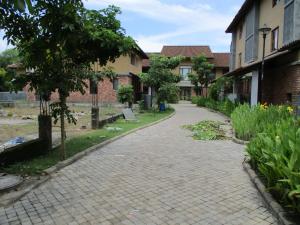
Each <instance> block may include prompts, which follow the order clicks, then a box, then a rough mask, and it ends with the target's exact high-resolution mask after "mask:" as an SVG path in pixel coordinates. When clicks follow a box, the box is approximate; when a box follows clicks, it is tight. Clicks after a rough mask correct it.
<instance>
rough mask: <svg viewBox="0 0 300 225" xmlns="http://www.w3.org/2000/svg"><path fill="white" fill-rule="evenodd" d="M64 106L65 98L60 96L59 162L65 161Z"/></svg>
mask: <svg viewBox="0 0 300 225" xmlns="http://www.w3.org/2000/svg"><path fill="white" fill-rule="evenodd" d="M65 105H66V98H65V97H64V96H60V108H61V111H60V138H61V145H60V156H61V160H65V159H66V151H65V139H66V131H65Z"/></svg>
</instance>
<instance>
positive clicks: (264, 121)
mask: <svg viewBox="0 0 300 225" xmlns="http://www.w3.org/2000/svg"><path fill="white" fill-rule="evenodd" d="M287 118H291V113H290V112H289V111H288V108H287V107H285V106H272V105H271V106H267V105H266V104H265V105H258V106H253V107H250V106H249V105H248V104H244V105H240V106H239V107H237V108H236V109H235V110H234V111H233V113H232V114H231V119H232V125H233V128H234V130H235V132H236V136H237V137H238V138H240V139H242V140H247V141H248V140H250V139H251V138H253V137H255V135H256V134H258V133H260V132H263V131H264V129H265V127H266V126H268V125H269V124H272V123H274V122H278V121H280V120H285V119H287Z"/></svg>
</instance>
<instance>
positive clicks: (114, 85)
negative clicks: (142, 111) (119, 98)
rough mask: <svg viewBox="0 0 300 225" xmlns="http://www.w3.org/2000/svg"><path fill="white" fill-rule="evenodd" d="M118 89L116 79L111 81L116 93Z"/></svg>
mask: <svg viewBox="0 0 300 225" xmlns="http://www.w3.org/2000/svg"><path fill="white" fill-rule="evenodd" d="M118 88H119V80H118V78H114V79H113V89H114V90H115V91H116V90H118Z"/></svg>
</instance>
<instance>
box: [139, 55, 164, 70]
mask: <svg viewBox="0 0 300 225" xmlns="http://www.w3.org/2000/svg"><path fill="white" fill-rule="evenodd" d="M159 54H160V53H159V52H146V55H147V56H148V58H147V59H143V62H142V64H143V67H150V59H149V58H150V56H151V55H159Z"/></svg>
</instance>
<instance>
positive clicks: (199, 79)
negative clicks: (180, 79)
mask: <svg viewBox="0 0 300 225" xmlns="http://www.w3.org/2000/svg"><path fill="white" fill-rule="evenodd" d="M192 63H193V66H192V69H193V73H190V74H189V75H188V77H189V79H190V81H191V82H192V83H193V84H194V85H195V86H196V87H198V84H200V85H201V86H203V87H205V88H207V87H208V84H209V82H210V81H211V79H212V70H213V68H214V65H213V64H211V63H210V62H208V60H207V58H206V57H205V56H204V55H200V56H198V57H193V58H192Z"/></svg>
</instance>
